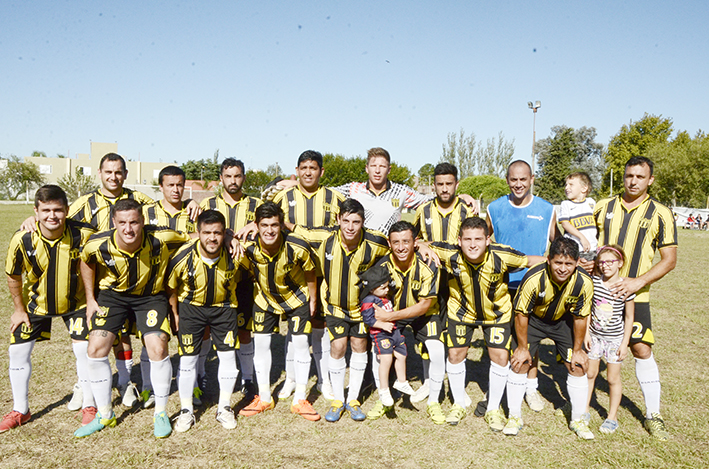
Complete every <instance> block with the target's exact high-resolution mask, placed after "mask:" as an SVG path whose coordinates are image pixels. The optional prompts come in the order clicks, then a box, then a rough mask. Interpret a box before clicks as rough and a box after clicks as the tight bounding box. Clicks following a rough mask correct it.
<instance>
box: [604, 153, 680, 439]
mask: <svg viewBox="0 0 709 469" xmlns="http://www.w3.org/2000/svg"><path fill="white" fill-rule="evenodd" d="M653 166H654V165H653V162H652V161H651V160H650V159H648V158H645V157H640V156H638V157H633V158H630V159H629V160H628V162H627V163H626V164H625V175H624V179H623V184H624V187H625V191H624V192H623V194H621V195H618V196H615V197H613V198H612V199H605V200H602V201H600V202H598V204H596V208H595V210H594V217H595V218H596V227H597V228H598V242H599V244H601V245H608V244H618V245H620V246H621V247H622V248H623V250H624V251H625V253H626V255H627V256H628V259H629V262H626V263H625V264H624V265H623V269H622V270H621V273H620V275H621V276H622V277H624V278H623V281H622V282H618V283H617V284H616V286H614V287H615V288H613V293H614V294H615V295H616V296H618V297H619V298H622V299H625V298H627V297H628V296H629V295H631V294H633V293H635V294H636V295H637V296H636V298H635V320H634V322H633V333H632V334H631V336H630V350H631V351H632V352H633V355H634V356H635V375H636V376H637V378H638V382H639V383H640V388H641V389H642V391H643V396H644V398H645V406H646V420H645V428H646V429H647V430H648V432H650V434H651V435H652V436H653V437H655V438H657V439H659V440H662V441H665V440H667V439H668V438H669V434H668V433H667V429H666V428H665V422H664V420H663V419H662V415H661V414H660V372H659V370H658V368H657V362H655V357H654V355H653V353H652V346H653V345H654V343H655V336H654V335H653V332H652V321H651V316H650V285H652V284H653V283H655V282H657V281H658V280H660V279H661V278H662V277H664V276H665V275H667V274H668V273H669V272H670V271H671V270H672V269H674V268H675V265H676V264H677V226H676V224H675V221H674V217H673V215H672V211H671V210H670V209H669V208H667V207H666V206H664V205H662V204H660V203H659V202H658V201H657V200H655V199H654V198H652V197H650V196H649V195H648V188H649V187H650V186H651V185H652V183H653V181H654V180H655V178H654V176H653ZM656 250H659V251H660V262H658V263H657V264H655V265H653V262H652V260H653V258H654V257H655V251H656Z"/></svg>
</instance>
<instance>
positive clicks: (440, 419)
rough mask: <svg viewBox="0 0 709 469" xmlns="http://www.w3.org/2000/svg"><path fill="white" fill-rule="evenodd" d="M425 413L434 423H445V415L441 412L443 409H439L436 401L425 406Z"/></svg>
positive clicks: (439, 405) (439, 406)
mask: <svg viewBox="0 0 709 469" xmlns="http://www.w3.org/2000/svg"><path fill="white" fill-rule="evenodd" d="M426 413H427V414H428V416H429V417H431V420H432V421H433V423H435V424H436V425H443V424H444V423H446V416H445V414H444V413H443V409H441V404H439V403H438V402H434V403H433V404H429V405H428V407H426Z"/></svg>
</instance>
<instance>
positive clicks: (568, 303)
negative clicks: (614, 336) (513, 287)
mask: <svg viewBox="0 0 709 469" xmlns="http://www.w3.org/2000/svg"><path fill="white" fill-rule="evenodd" d="M592 302H593V280H591V277H590V276H589V275H588V274H587V273H586V271H585V270H583V269H582V268H580V267H577V268H576V270H575V271H574V273H573V274H571V276H570V277H569V279H568V280H567V281H566V282H564V283H563V284H562V285H557V284H556V283H554V280H552V276H551V271H550V269H549V263H548V262H542V263H541V264H537V265H535V266H533V267H531V268H530V269H529V270H528V271H527V273H526V274H524V278H523V279H522V283H520V285H519V289H518V290H517V295H516V296H515V298H514V312H515V314H525V315H529V314H534V315H536V316H537V317H539V318H540V319H542V320H543V321H545V322H547V323H553V322H557V321H559V320H561V319H562V318H563V317H564V315H566V314H567V313H569V314H572V315H574V316H578V317H586V316H588V315H589V314H591V303H592Z"/></svg>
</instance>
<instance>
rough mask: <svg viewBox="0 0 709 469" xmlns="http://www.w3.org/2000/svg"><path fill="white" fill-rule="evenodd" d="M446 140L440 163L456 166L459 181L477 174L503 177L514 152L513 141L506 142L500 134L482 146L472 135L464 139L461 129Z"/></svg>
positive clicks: (463, 132) (449, 135)
mask: <svg viewBox="0 0 709 469" xmlns="http://www.w3.org/2000/svg"><path fill="white" fill-rule="evenodd" d="M447 140H448V141H447V143H445V144H444V145H443V154H442V155H441V159H440V161H441V162H446V163H451V164H454V165H456V167H457V168H458V175H459V177H460V179H461V180H462V179H465V178H467V177H468V176H474V175H477V174H493V175H497V176H499V177H502V176H504V174H505V172H506V171H507V166H508V165H509V164H510V162H511V161H512V157H513V155H514V152H515V147H514V139H513V140H512V141H511V142H508V141H507V140H505V136H504V134H503V133H502V132H500V133H499V134H498V136H497V138H491V139H488V140H487V142H486V143H485V144H484V145H483V143H482V142H478V141H477V140H476V139H475V134H474V133H471V134H470V135H469V136H467V137H466V136H465V131H464V130H463V129H460V131H459V132H458V133H457V134H456V133H454V132H452V133H449V134H448V137H447Z"/></svg>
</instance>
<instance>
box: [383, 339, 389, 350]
mask: <svg viewBox="0 0 709 469" xmlns="http://www.w3.org/2000/svg"><path fill="white" fill-rule="evenodd" d="M381 344H382V348H383V349H385V350H388V349H390V348H391V340H390V339H384V340H382V341H381Z"/></svg>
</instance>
